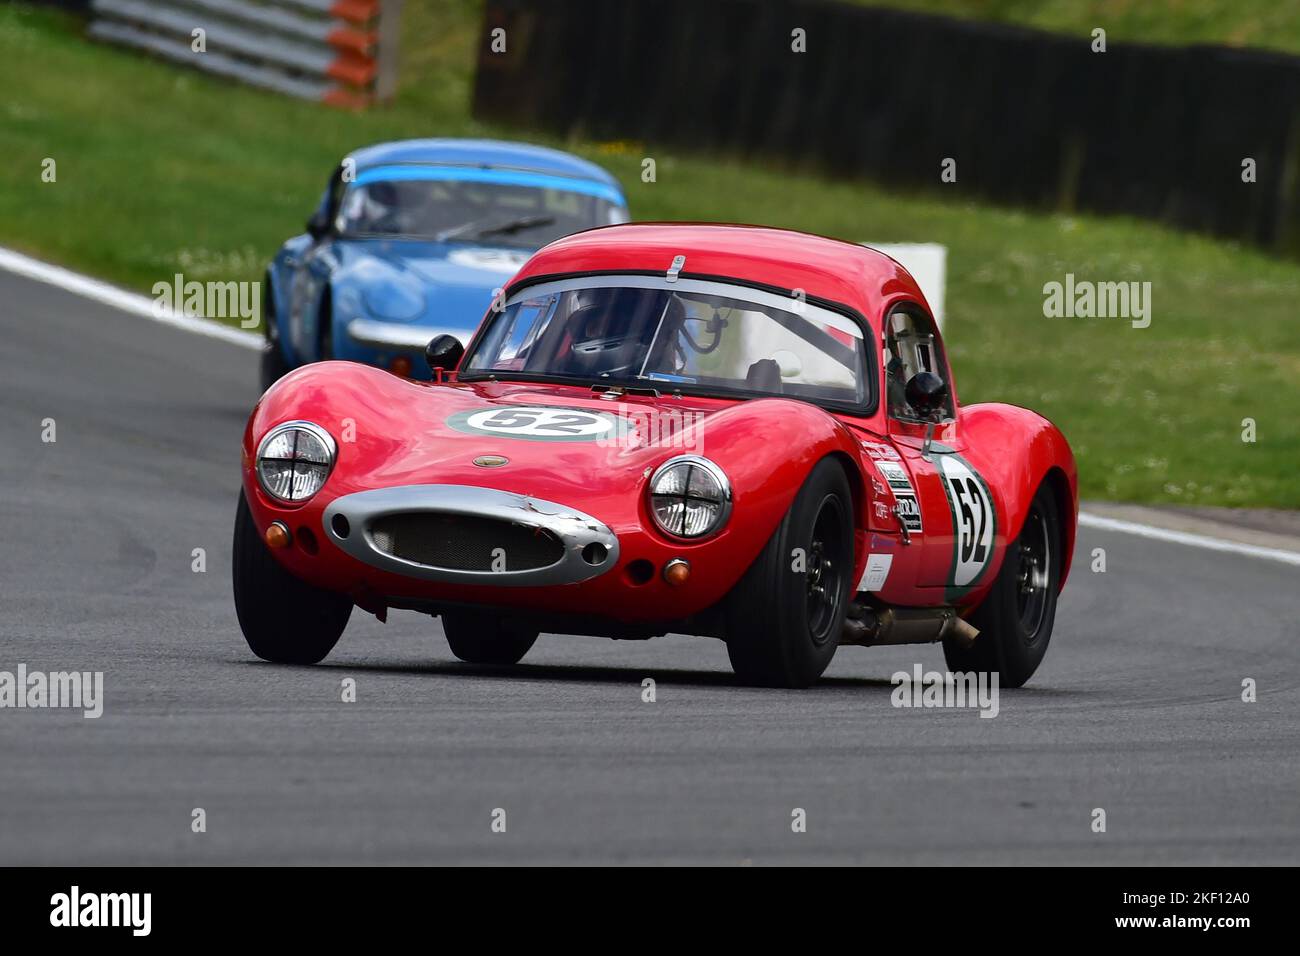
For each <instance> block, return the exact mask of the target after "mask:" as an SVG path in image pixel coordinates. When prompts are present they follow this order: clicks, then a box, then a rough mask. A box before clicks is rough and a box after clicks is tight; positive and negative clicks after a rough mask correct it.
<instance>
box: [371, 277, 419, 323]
mask: <svg viewBox="0 0 1300 956" xmlns="http://www.w3.org/2000/svg"><path fill="white" fill-rule="evenodd" d="M361 297H362V299H363V300H364V301H365V305H366V312H368V313H369V314H370V315H373V316H374V317H375V318H377V319H393V320H394V321H397V322H406V321H408V320H410V319H414V318H416V317H417V316H419V315H421V314H423V312H424V293H423V292H421V291H420V290H419V289H418V288H415V287H413V286H411V285H409V284H407V283H405V282H378V283H376V284H374V285H370V286H367V287H366V290H365V291H364V292H363V293H362V294H361Z"/></svg>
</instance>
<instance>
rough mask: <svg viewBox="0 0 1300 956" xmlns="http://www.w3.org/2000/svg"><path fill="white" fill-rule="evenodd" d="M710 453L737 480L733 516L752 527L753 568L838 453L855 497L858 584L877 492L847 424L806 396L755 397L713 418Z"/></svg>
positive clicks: (707, 442) (749, 542) (749, 540)
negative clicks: (807, 485)
mask: <svg viewBox="0 0 1300 956" xmlns="http://www.w3.org/2000/svg"><path fill="white" fill-rule="evenodd" d="M704 454H705V457H707V458H710V459H712V460H713V461H715V462H716V463H717V464H718V465H719V466H720V467H721V468H722V469H723V471H725V472H726V473H727V476H728V477H729V478H730V479H731V484H732V490H733V494H734V495H735V501H734V505H733V519H732V520H733V522H734V521H736V520H740V521H743V522H745V524H746V525H747V526H748V527H747V529H746V530H747V532H748V533H747V534H746V535H745V537H746V547H745V553H748V554H749V558H748V561H746V564H745V567H746V568H747V567H748V566H749V564H751V563H753V560H754V559H755V558H756V557H757V556H758V553H759V551H760V550H762V548H763V546H764V545H765V544H766V543H767V541H768V539H770V538H771V537H772V534H773V533H774V532H775V531H776V528H777V525H779V524H780V523H781V520H782V519H783V518H784V517H785V514H786V512H787V511H789V510H790V506H791V505H792V504H793V503H794V499H795V496H796V495H797V494H798V493H799V489H800V488H802V487H803V483H804V482H805V481H806V480H807V479H808V475H809V474H810V473H811V472H812V470H813V468H814V467H815V466H816V465H817V463H818V462H820V461H821V460H822V459H823V458H826V457H828V456H834V457H835V458H836V460H837V461H839V463H840V465H841V467H842V468H843V469H844V472H845V475H846V476H847V477H848V479H849V489H850V491H851V493H852V495H853V502H852V504H853V512H854V522H853V523H854V569H855V577H854V579H853V580H854V582H855V583H856V581H857V580H858V578H860V577H861V574H862V570H863V568H864V566H865V564H866V551H865V548H864V547H863V541H864V534H865V529H866V526H867V516H868V514H869V513H870V501H871V497H872V496H871V491H870V486H869V485H868V484H867V483H866V478H865V476H864V475H863V472H862V469H861V464H860V462H861V456H860V454H859V448H858V441H857V439H856V438H855V436H854V435H853V433H852V432H851V431H850V430H849V429H848V427H847V426H845V425H844V423H843V422H841V421H839V420H838V419H837V418H835V417H834V416H832V415H830V414H828V413H827V412H825V411H823V410H822V409H820V408H817V407H816V406H814V405H810V404H808V403H806V402H799V401H794V400H792V399H783V398H764V399H752V400H750V401H748V402H744V403H743V404H739V405H736V406H734V407H733V408H731V409H729V410H727V411H725V412H721V413H719V414H718V415H715V416H714V417H712V418H710V419H709V421H708V427H707V430H706V435H705V443H704ZM737 531H739V529H737ZM751 552H752V553H751ZM740 570H741V571H743V570H744V568H742V569H740ZM739 578H740V575H739V574H737V575H736V580H739ZM733 583H734V582H733Z"/></svg>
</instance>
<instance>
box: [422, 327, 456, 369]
mask: <svg viewBox="0 0 1300 956" xmlns="http://www.w3.org/2000/svg"><path fill="white" fill-rule="evenodd" d="M464 354H465V346H463V345H461V344H460V339H458V338H456V336H454V335H439V336H435V337H434V338H433V339H432V340H431V341H430V342H429V344H428V345H427V346H425V348H424V360H425V361H426V362H428V363H429V371H431V372H433V373H434V375H435V376H437V374H438V371H439V370H441V371H444V372H450V371H451V370H452V369H454V368H455V367H456V366H457V365H459V364H460V360H461V356H463V355H464Z"/></svg>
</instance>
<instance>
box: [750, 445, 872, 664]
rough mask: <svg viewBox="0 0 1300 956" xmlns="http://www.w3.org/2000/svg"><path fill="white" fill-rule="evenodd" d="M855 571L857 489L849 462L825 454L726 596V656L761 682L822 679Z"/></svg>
mask: <svg viewBox="0 0 1300 956" xmlns="http://www.w3.org/2000/svg"><path fill="white" fill-rule="evenodd" d="M800 552H802V558H803V560H800ZM852 575H853V498H852V493H851V492H850V490H849V482H848V478H847V477H846V476H845V474H844V469H843V468H841V467H840V466H839V464H838V463H837V462H835V461H833V460H831V459H829V458H827V459H823V460H822V461H821V462H819V463H818V464H817V466H816V467H815V468H814V469H813V470H812V473H811V474H810V475H809V476H808V480H807V481H805V482H804V484H803V487H802V488H801V489H799V494H798V496H797V497H796V498H795V500H794V503H793V504H792V505H791V506H790V510H789V511H788V512H787V513H786V515H785V517H784V518H783V519H782V521H781V524H780V525H779V526H778V527H777V529H776V532H775V533H774V534H773V535H772V538H771V540H769V541H768V543H767V545H766V546H765V547H764V548H763V551H762V553H761V554H759V556H758V558H757V559H756V560H755V561H754V563H753V564H752V565H750V567H749V570H748V571H746V572H745V576H744V577H742V578H741V579H740V581H739V582H738V583H737V584H736V586H735V588H734V589H733V590H732V592H731V594H730V595H729V596H728V597H727V605H726V622H727V656H728V657H730V658H731V666H732V668H733V669H734V670H735V672H736V676H737V677H739V678H740V679H741V681H742V682H744V683H746V684H755V685H758V686H762V687H807V686H808V685H810V684H812V683H813V682H814V681H816V680H817V678H818V677H820V676H821V675H822V672H823V671H825V670H826V668H827V666H828V665H829V664H830V662H831V658H832V657H834V656H835V648H836V647H837V646H838V644H839V639H840V632H841V630H842V629H843V627H844V616H845V614H846V613H847V610H848V604H849V599H850V597H851V588H852V582H851V580H850V579H851V577H852Z"/></svg>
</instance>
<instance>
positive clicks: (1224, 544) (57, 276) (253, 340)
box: [0, 247, 1300, 566]
mask: <svg viewBox="0 0 1300 956" xmlns="http://www.w3.org/2000/svg"><path fill="white" fill-rule="evenodd" d="M0 269H3V270H5V271H6V272H12V273H14V274H16V275H20V276H24V277H26V278H28V279H35V280H36V281H38V282H44V283H46V284H48V285H53V286H57V287H59V288H60V289H63V290H64V291H67V292H71V293H73V294H75V295H79V296H82V297H83V298H87V299H92V300H94V301H96V302H100V303H102V304H104V305H108V306H112V307H113V308H115V309H120V310H121V311H123V312H129V313H131V314H132V315H138V316H140V317H142V318H146V319H151V320H153V321H154V322H159V323H161V324H163V325H170V326H172V327H173V328H178V329H184V330H185V331H187V332H194V333H196V334H198V335H206V336H208V337H209V338H214V339H221V340H223V341H226V342H230V343H232V344H234V345H241V346H243V347H245V348H253V349H259V348H261V347H262V336H260V335H258V334H257V333H256V332H249V331H246V330H244V329H232V328H230V327H229V326H227V325H221V324H220V323H218V322H213V321H212V320H210V319H203V318H197V317H194V316H188V315H185V314H184V313H180V312H176V311H175V310H171V309H168V310H161V309H159V308H158V306H157V305H156V304H155V302H154V301H153V300H152V299H150V298H148V297H147V296H143V295H139V294H137V293H135V292H127V291H126V290H125V289H119V288H118V287H117V286H114V285H109V284H108V283H107V282H101V281H100V280H98V279H92V278H90V277H89V276H84V275H81V274H80V273H78V272H73V271H72V270H71V269H65V268H63V267H62V266H55V265H50V264H49V263H48V262H42V261H41V260H39V259H33V258H32V257H31V256H25V255H23V254H22V253H21V252H14V251H13V250H12V249H5V248H4V247H0ZM1079 524H1080V525H1082V526H1083V527H1085V528H1096V529H1097V530H1099V531H1119V532H1121V533H1124V534H1135V535H1138V536H1140V537H1143V538H1151V539H1153V540H1156V541H1167V542H1169V543H1171V544H1182V545H1187V546H1189V547H1193V548H1208V549H1209V550H1211V551H1227V552H1230V553H1232V554H1244V555H1249V556H1250V557H1254V558H1264V559H1266V560H1269V561H1281V562H1283V563H1284V564H1294V565H1297V566H1300V552H1297V551H1283V550H1281V549H1279V548H1262V547H1259V546H1257V545H1251V544H1239V543H1238V542H1236V541H1226V540H1224V539H1222V538H1212V537H1210V536H1208V535H1203V534H1189V533H1188V532H1185V531H1170V530H1169V529H1167V528H1157V527H1155V526H1153V525H1146V524H1138V523H1137V522H1134V521H1120V520H1118V519H1115V518H1103V517H1101V516H1100V515H1094V514H1089V513H1088V512H1086V511H1081V512H1080V513H1079Z"/></svg>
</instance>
